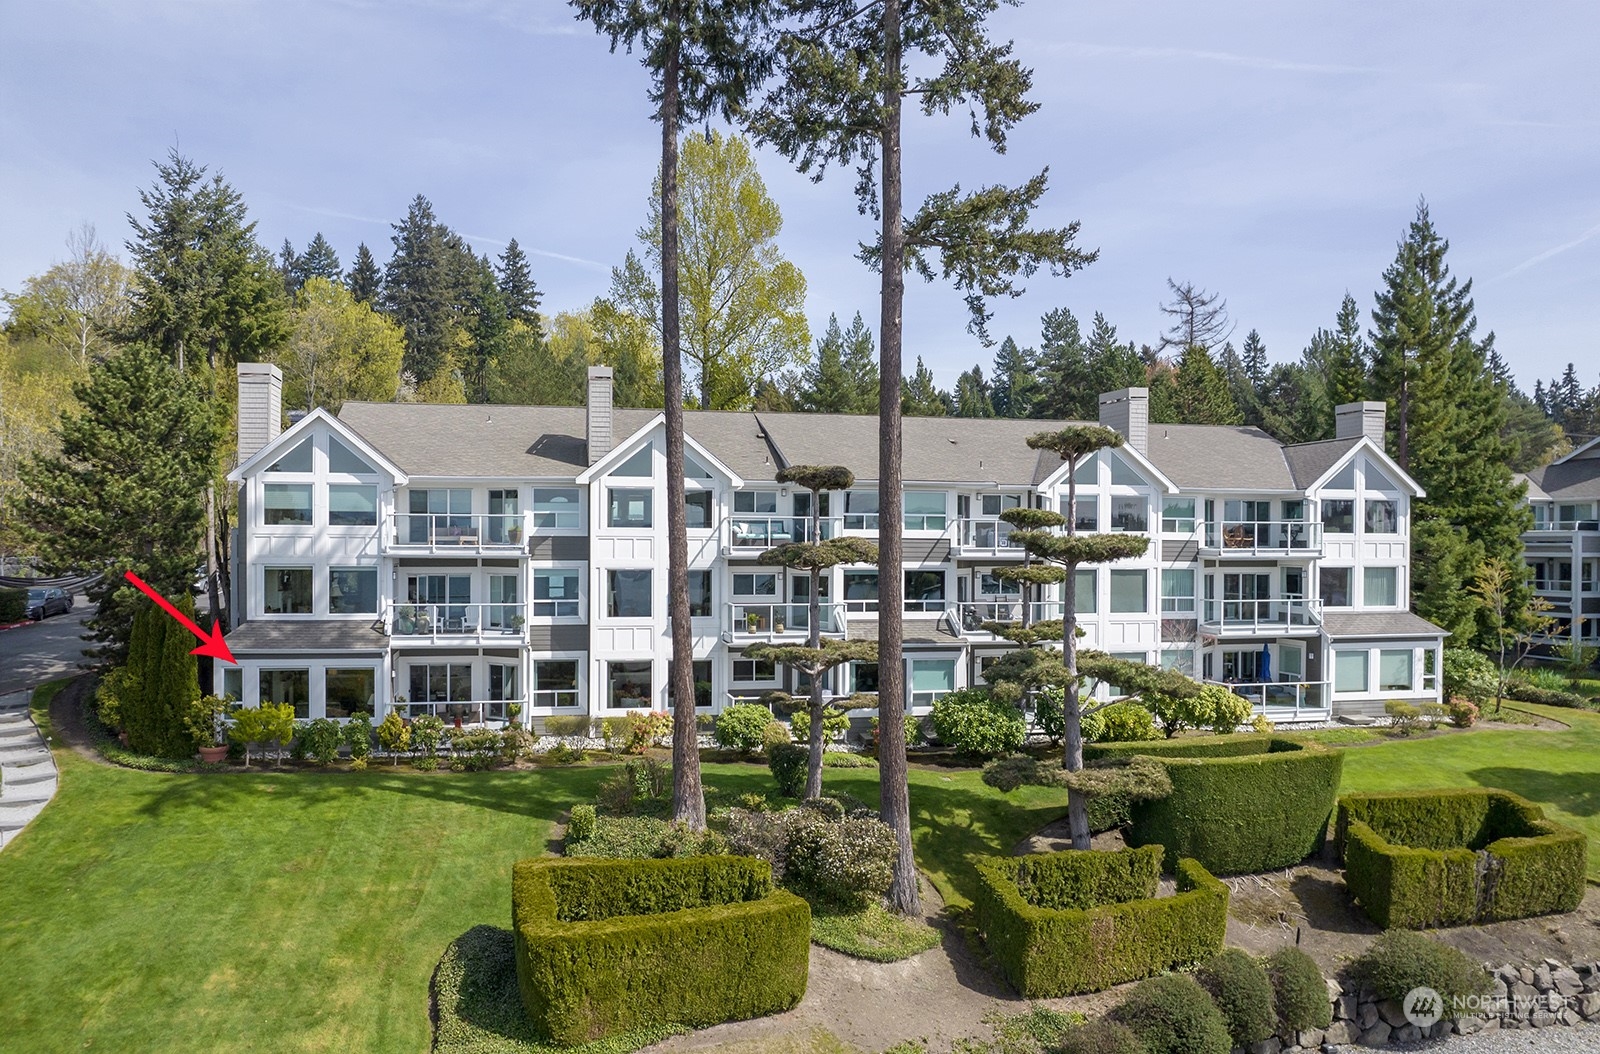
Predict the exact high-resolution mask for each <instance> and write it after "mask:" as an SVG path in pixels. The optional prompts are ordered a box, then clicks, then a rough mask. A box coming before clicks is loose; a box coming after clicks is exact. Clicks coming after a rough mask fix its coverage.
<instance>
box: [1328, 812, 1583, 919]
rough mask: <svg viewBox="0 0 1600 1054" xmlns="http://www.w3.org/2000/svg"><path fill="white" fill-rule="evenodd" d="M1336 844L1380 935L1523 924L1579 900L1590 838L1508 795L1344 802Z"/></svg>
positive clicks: (1352, 890)
mask: <svg viewBox="0 0 1600 1054" xmlns="http://www.w3.org/2000/svg"><path fill="white" fill-rule="evenodd" d="M1338 840H1339V846H1340V851H1341V854H1342V856H1343V858H1344V864H1345V884H1346V885H1347V886H1348V887H1349V889H1350V893H1351V895H1352V896H1354V897H1355V898H1356V901H1357V902H1358V903H1360V905H1361V907H1362V909H1363V910H1364V911H1366V913H1367V915H1368V916H1369V917H1370V918H1371V919H1372V921H1373V922H1375V923H1377V924H1378V925H1379V926H1382V927H1384V928H1389V927H1404V928H1407V929H1424V928H1429V927H1433V926H1458V925H1465V924H1468V923H1477V922H1495V921H1502V920H1505V919H1520V918H1527V917H1529V916H1531V915H1546V914H1551V913H1554V912H1564V911H1571V910H1573V909H1574V908H1576V907H1577V906H1578V903H1579V902H1580V901H1581V900H1582V899H1583V892H1584V883H1585V871H1586V864H1587V859H1588V838H1587V837H1586V836H1585V835H1584V834H1583V833H1582V832H1580V831H1576V830H1573V829H1572V828H1569V827H1563V826H1561V825H1559V824H1555V823H1552V822H1550V821H1549V820H1546V819H1545V818H1544V812H1543V810H1541V809H1540V808H1539V807H1538V806H1537V805H1534V804H1533V803H1532V802H1529V801H1527V800H1526V799H1524V798H1520V797H1518V796H1517V795H1515V794H1511V793H1509V792H1507V791H1501V790H1487V789H1481V788H1454V789H1449V790H1434V791H1411V792H1401V793H1396V794H1352V795H1348V796H1346V797H1344V798H1342V799H1340V802H1339V821H1338Z"/></svg>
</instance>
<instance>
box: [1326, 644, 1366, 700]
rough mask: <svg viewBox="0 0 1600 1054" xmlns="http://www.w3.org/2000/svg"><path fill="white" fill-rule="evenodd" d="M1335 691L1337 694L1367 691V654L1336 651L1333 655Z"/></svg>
mask: <svg viewBox="0 0 1600 1054" xmlns="http://www.w3.org/2000/svg"><path fill="white" fill-rule="evenodd" d="M1333 690H1334V691H1336V692H1364V691H1366V690H1367V653H1366V652H1364V651H1336V652H1334V653H1333Z"/></svg>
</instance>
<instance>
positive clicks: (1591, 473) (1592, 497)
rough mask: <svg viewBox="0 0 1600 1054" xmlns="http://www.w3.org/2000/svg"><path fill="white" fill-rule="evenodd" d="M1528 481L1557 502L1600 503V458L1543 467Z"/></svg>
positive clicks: (1537, 469) (1534, 472)
mask: <svg viewBox="0 0 1600 1054" xmlns="http://www.w3.org/2000/svg"><path fill="white" fill-rule="evenodd" d="M1528 479H1529V481H1530V482H1532V483H1533V484H1535V485H1536V486H1537V487H1538V488H1539V489H1540V490H1542V491H1544V493H1545V494H1547V495H1549V496H1550V497H1551V498H1552V499H1554V500H1555V501H1600V458H1580V459H1578V460H1577V461H1568V462H1567V463H1566V464H1564V465H1541V466H1539V467H1538V468H1536V469H1534V470H1533V471H1531V472H1529V473H1528ZM1536 496H1537V495H1536Z"/></svg>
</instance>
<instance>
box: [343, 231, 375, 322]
mask: <svg viewBox="0 0 1600 1054" xmlns="http://www.w3.org/2000/svg"><path fill="white" fill-rule="evenodd" d="M345 288H347V289H349V290H350V295H351V296H353V297H355V298H356V300H358V301H359V302H361V303H363V304H371V305H372V306H373V307H374V308H376V307H377V306H378V305H379V302H380V301H381V300H382V297H383V272H382V271H380V270H378V261H377V260H374V259H373V258H372V250H371V249H368V248H367V243H366V242H362V243H361V244H360V245H358V246H356V259H355V263H353V264H351V265H350V274H349V275H348V276H347V277H346V278H345Z"/></svg>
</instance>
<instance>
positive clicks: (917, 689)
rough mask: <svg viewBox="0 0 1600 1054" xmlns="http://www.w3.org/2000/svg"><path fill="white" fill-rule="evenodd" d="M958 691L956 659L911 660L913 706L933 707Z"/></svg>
mask: <svg viewBox="0 0 1600 1054" xmlns="http://www.w3.org/2000/svg"><path fill="white" fill-rule="evenodd" d="M955 689H956V661H955V660H954V659H912V660H911V705H912V706H932V705H933V704H934V703H935V702H937V701H938V700H940V699H942V698H944V697H945V696H947V695H949V694H950V693H951V692H953V691H955Z"/></svg>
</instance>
